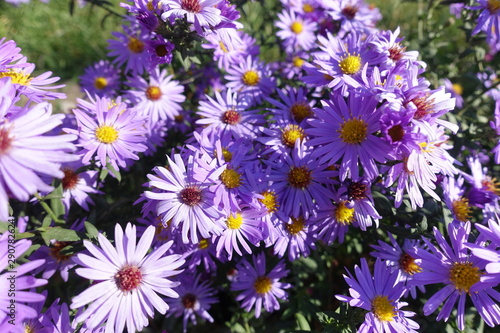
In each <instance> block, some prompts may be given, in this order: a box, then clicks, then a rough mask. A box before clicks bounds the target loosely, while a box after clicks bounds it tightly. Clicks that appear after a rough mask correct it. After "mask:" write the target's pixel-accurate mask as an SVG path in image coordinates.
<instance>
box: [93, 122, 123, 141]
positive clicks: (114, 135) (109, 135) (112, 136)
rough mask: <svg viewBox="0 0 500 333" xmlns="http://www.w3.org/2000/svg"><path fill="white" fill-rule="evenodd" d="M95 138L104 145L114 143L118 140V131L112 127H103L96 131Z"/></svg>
mask: <svg viewBox="0 0 500 333" xmlns="http://www.w3.org/2000/svg"><path fill="white" fill-rule="evenodd" d="M95 137H96V139H97V140H99V141H100V142H102V143H113V142H115V141H116V140H117V139H118V131H117V130H116V129H114V128H113V127H111V126H108V125H103V126H101V127H98V128H97V129H96V130H95Z"/></svg>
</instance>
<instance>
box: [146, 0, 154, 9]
mask: <svg viewBox="0 0 500 333" xmlns="http://www.w3.org/2000/svg"><path fill="white" fill-rule="evenodd" d="M147 6H148V10H149V11H150V12H152V11H153V10H154V9H155V7H154V6H153V1H148V5H147Z"/></svg>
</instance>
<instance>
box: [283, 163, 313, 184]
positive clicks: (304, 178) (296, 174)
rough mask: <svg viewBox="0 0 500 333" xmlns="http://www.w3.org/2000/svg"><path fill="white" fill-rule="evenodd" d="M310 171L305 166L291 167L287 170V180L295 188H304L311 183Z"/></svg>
mask: <svg viewBox="0 0 500 333" xmlns="http://www.w3.org/2000/svg"><path fill="white" fill-rule="evenodd" d="M311 174H312V171H311V170H309V169H308V168H306V167H303V166H302V167H291V168H290V171H289V172H288V182H289V183H290V185H292V186H293V187H296V188H304V187H307V186H309V184H310V183H311V180H312V177H311Z"/></svg>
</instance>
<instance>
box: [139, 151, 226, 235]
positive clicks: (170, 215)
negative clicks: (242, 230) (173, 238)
mask: <svg viewBox="0 0 500 333" xmlns="http://www.w3.org/2000/svg"><path fill="white" fill-rule="evenodd" d="M167 160H168V166H169V169H170V170H167V169H166V168H163V167H156V168H154V169H153V170H154V172H155V173H156V175H148V178H149V179H150V182H149V183H148V186H150V187H153V188H156V189H158V191H146V192H145V197H146V198H147V199H149V200H152V201H155V202H156V201H157V202H158V203H157V205H156V211H157V215H159V216H161V219H162V221H163V224H164V225H166V224H167V222H168V221H169V220H171V219H172V222H171V223H172V226H173V227H174V228H179V229H182V241H183V242H184V243H198V237H199V236H198V234H200V235H201V237H203V238H209V237H211V235H212V234H219V233H220V231H219V228H217V227H216V224H215V223H214V221H215V220H217V219H218V218H219V217H220V216H221V212H220V211H219V210H218V209H217V205H214V201H213V200H214V194H213V193H212V192H211V191H210V190H209V188H208V187H209V186H210V185H212V183H213V179H212V177H218V176H219V175H220V173H222V171H223V170H222V169H215V170H214V171H213V172H208V171H206V170H204V169H202V168H200V166H199V165H198V163H197V161H198V160H199V155H198V154H193V155H190V156H189V157H188V158H187V160H186V163H185V162H184V161H183V159H182V157H181V155H178V154H176V155H174V159H173V160H171V159H170V158H169V157H168V156H167ZM188 233H189V236H188Z"/></svg>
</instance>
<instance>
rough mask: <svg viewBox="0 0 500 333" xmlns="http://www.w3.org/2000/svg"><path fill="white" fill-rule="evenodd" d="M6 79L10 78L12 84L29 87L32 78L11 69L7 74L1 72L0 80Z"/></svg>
mask: <svg viewBox="0 0 500 333" xmlns="http://www.w3.org/2000/svg"><path fill="white" fill-rule="evenodd" d="M4 77H10V78H11V81H12V83H14V84H20V85H22V86H27V85H29V83H30V81H31V78H30V75H29V74H24V73H22V72H17V71H15V70H12V69H9V70H8V71H6V72H0V79H1V78H4Z"/></svg>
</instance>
